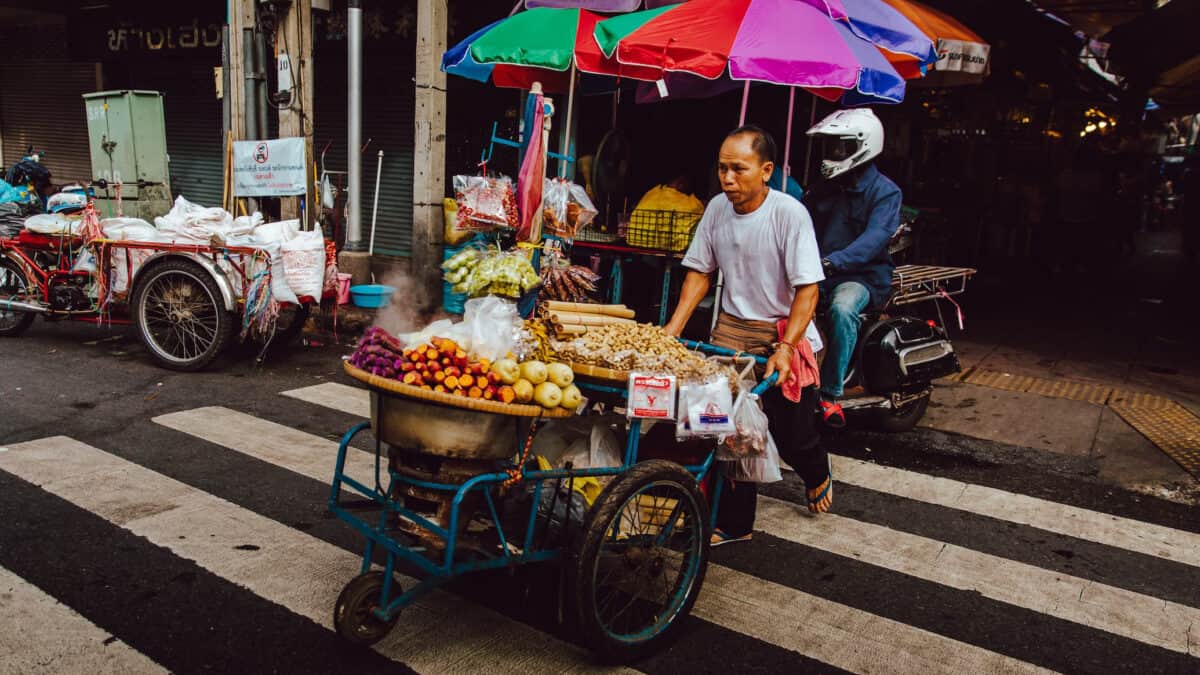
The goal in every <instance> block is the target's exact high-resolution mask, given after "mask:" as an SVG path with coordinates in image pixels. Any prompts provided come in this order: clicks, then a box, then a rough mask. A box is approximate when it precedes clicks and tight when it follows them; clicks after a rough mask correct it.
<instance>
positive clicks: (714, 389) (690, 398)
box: [686, 376, 737, 436]
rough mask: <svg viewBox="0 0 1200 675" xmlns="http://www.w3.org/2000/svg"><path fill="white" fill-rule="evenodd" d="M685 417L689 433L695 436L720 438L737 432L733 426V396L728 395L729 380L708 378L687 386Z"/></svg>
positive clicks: (718, 377) (721, 377)
mask: <svg viewBox="0 0 1200 675" xmlns="http://www.w3.org/2000/svg"><path fill="white" fill-rule="evenodd" d="M686 412H687V417H688V425H689V426H690V431H691V432H692V433H693V434H694V435H696V436H720V435H722V434H732V433H734V432H735V431H737V427H735V426H734V424H733V395H732V394H731V393H729V378H727V377H723V376H717V377H710V378H708V379H706V380H704V381H703V382H699V383H693V384H689V386H688V392H687V410H686Z"/></svg>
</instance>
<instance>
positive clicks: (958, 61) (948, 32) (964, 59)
mask: <svg viewBox="0 0 1200 675" xmlns="http://www.w3.org/2000/svg"><path fill="white" fill-rule="evenodd" d="M881 1H882V2H884V3H886V4H887V5H888V6H890V7H892V8H893V9H895V10H896V11H897V12H899V13H900V14H903V15H904V17H905V18H907V19H908V20H909V21H911V22H912V23H913V25H915V26H916V27H917V28H919V29H920V30H921V32H923V33H925V35H927V36H928V37H929V39H930V40H932V41H933V43H934V47H935V49H936V52H937V57H938V58H937V61H936V62H935V63H934V64H933V66H932V68H930V69H928V70H927V71H926V76H927V78H928V80H927V82H926V84H931V85H935V86H945V85H947V84H973V83H976V82H979V81H981V80H982V79H983V78H984V77H986V76H987V74H988V71H989V69H990V66H991V63H990V58H991V55H990V52H991V47H990V46H989V45H988V43H987V42H985V41H984V40H983V38H981V37H979V36H978V35H976V34H975V33H974V32H972V31H971V29H970V28H967V27H966V26H964V25H962V24H961V23H959V22H958V20H956V19H955V18H954V17H952V16H950V15H948V14H944V13H942V12H939V11H938V10H936V9H933V8H932V7H927V6H926V5H923V4H921V3H919V2H916V1H915V0H881ZM896 65H897V70H898V71H900V73H901V74H903V75H907V73H906V72H905V70H906V68H907V67H911V66H906V65H905V64H902V63H898V64H896Z"/></svg>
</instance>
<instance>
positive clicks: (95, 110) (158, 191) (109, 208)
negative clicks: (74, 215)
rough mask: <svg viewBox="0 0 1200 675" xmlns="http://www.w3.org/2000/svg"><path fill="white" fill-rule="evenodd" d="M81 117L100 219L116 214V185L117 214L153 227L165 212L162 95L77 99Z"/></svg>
mask: <svg viewBox="0 0 1200 675" xmlns="http://www.w3.org/2000/svg"><path fill="white" fill-rule="evenodd" d="M83 105H84V108H85V110H86V112H87V123H88V147H89V149H90V151H91V156H92V174H93V175H92V179H93V180H104V181H107V182H108V183H109V184H110V185H109V186H108V187H107V188H104V189H100V188H96V208H97V210H98V211H99V213H100V215H101V217H107V216H109V215H116V214H117V189H118V188H117V187H116V186H115V185H114V184H116V183H120V184H121V187H120V197H121V212H122V213H124V215H126V216H131V217H135V218H144V219H146V220H149V221H153V219H154V217H155V216H161V215H163V214H164V213H166V212H167V211H169V210H170V208H171V185H170V174H169V172H168V169H167V159H168V158H167V132H166V127H165V125H164V121H163V100H162V94H160V93H158V92H156V91H138V90H125V91H101V92H96V93H93V94H84V95H83Z"/></svg>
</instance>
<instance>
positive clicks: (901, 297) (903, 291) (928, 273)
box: [888, 265, 976, 307]
mask: <svg viewBox="0 0 1200 675" xmlns="http://www.w3.org/2000/svg"><path fill="white" fill-rule="evenodd" d="M975 272H976V270H974V269H972V268H970V267H938V266H935V265H901V266H900V267H897V268H896V269H895V271H894V272H893V273H892V289H893V290H892V297H891V299H890V300H889V301H888V306H889V307H899V306H902V305H912V304H915V303H918V302H925V301H927V300H936V299H937V298H945V297H950V296H953V295H959V294H960V293H962V292H963V291H965V290H966V289H967V279H970V278H971V277H972V276H974V275H975Z"/></svg>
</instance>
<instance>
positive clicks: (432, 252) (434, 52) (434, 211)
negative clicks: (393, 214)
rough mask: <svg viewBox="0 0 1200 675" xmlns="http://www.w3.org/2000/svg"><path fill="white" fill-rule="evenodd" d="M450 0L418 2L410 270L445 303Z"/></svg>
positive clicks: (424, 299) (428, 303)
mask: <svg viewBox="0 0 1200 675" xmlns="http://www.w3.org/2000/svg"><path fill="white" fill-rule="evenodd" d="M448 14H449V12H448V10H447V0H418V2H417V55H416V56H417V61H416V65H417V67H416V89H417V91H416V118H415V119H416V125H415V126H416V129H415V134H416V135H415V138H414V141H415V142H414V145H413V232H412V265H411V269H412V274H413V276H414V277H415V279H416V281H417V286H418V288H419V289H421V292H422V295H421V297H420V298H419V302H420V304H421V305H422V306H423V307H425V308H432V307H435V306H437V305H440V304H441V294H442V274H441V267H440V266H441V262H442V224H443V222H444V220H443V215H442V198H443V197H444V196H445V194H446V74H445V73H443V72H442V71H441V62H442V53H443V52H445V51H446V46H447V45H446V40H447V16H448Z"/></svg>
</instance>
